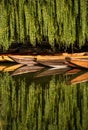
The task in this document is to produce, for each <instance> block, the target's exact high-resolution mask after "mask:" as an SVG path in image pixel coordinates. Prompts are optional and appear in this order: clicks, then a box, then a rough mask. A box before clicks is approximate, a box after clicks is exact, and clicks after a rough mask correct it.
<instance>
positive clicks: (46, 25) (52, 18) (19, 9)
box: [0, 0, 88, 49]
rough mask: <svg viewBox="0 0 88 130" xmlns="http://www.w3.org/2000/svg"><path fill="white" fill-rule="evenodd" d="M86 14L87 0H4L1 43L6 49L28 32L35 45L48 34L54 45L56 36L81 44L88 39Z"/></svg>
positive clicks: (0, 3) (0, 16)
mask: <svg viewBox="0 0 88 130" xmlns="http://www.w3.org/2000/svg"><path fill="white" fill-rule="evenodd" d="M87 17H88V1H87V0H85V1H81V0H74V1H71V0H59V1H58V0H52V1H51V0H33V1H32V0H1V1H0V44H1V45H2V46H3V47H4V48H6V49H7V48H8V47H9V45H10V44H11V43H12V42H14V41H15V42H18V43H19V42H24V39H25V38H26V37H28V36H29V37H30V42H31V44H34V45H35V43H36V38H37V40H38V42H39V43H41V41H42V37H43V36H45V37H48V40H49V43H50V44H51V45H52V46H53V45H54V41H55V40H56V42H57V43H58V44H61V43H65V44H66V45H70V44H74V42H75V41H77V42H78V43H79V46H81V45H82V44H84V43H85V40H86V39H88V20H87Z"/></svg>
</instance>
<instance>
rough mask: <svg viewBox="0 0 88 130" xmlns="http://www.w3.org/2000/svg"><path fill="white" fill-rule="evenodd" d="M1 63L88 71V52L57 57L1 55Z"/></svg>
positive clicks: (63, 54)
mask: <svg viewBox="0 0 88 130" xmlns="http://www.w3.org/2000/svg"><path fill="white" fill-rule="evenodd" d="M0 61H1V62H15V63H19V64H23V65H28V66H33V65H42V66H47V67H53V68H65V67H68V66H69V67H81V68H85V69H88V52H83V53H74V54H68V53H62V54H55V55H36V56H35V55H10V54H9V55H1V56H0Z"/></svg>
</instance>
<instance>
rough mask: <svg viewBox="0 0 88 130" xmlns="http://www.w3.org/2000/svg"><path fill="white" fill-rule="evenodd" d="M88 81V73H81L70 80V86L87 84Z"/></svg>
mask: <svg viewBox="0 0 88 130" xmlns="http://www.w3.org/2000/svg"><path fill="white" fill-rule="evenodd" d="M87 81H88V71H87V72H84V73H81V74H80V75H77V76H76V77H74V78H73V79H71V80H70V82H69V83H70V84H78V83H82V82H87Z"/></svg>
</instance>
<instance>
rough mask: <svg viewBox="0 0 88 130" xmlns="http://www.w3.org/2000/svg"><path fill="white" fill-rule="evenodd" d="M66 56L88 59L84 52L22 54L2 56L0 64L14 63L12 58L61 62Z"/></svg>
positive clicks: (87, 53)
mask: <svg viewBox="0 0 88 130" xmlns="http://www.w3.org/2000/svg"><path fill="white" fill-rule="evenodd" d="M66 56H69V57H75V58H85V56H86V57H87V58H88V52H82V53H72V54H69V53H61V54H52V55H30V54H29V55H26V54H25V55H22V54H1V55H0V62H5V61H9V62H14V60H13V59H12V58H11V57H15V58H18V59H19V58H25V59H27V58H29V59H31V58H33V59H35V58H36V60H37V61H38V60H39V61H40V60H46V59H47V60H56V59H57V60H60V59H65V57H66Z"/></svg>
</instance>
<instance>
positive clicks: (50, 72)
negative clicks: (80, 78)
mask: <svg viewBox="0 0 88 130" xmlns="http://www.w3.org/2000/svg"><path fill="white" fill-rule="evenodd" d="M69 69H70V68H68V67H67V68H62V69H58V68H50V69H45V70H44V71H43V72H40V73H38V74H37V75H36V76H35V77H43V76H50V75H57V74H64V73H65V72H67V71H68V70H69Z"/></svg>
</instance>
